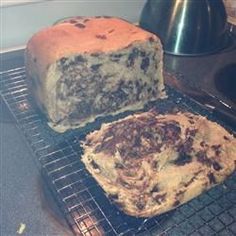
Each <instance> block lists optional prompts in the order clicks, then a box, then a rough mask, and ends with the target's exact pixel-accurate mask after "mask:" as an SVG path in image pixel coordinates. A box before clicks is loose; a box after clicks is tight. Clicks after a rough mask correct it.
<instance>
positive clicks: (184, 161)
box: [82, 111, 236, 217]
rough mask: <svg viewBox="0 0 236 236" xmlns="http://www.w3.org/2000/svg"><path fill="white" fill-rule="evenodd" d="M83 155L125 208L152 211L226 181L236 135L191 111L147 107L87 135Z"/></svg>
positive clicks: (235, 162)
mask: <svg viewBox="0 0 236 236" xmlns="http://www.w3.org/2000/svg"><path fill="white" fill-rule="evenodd" d="M83 148H84V154H83V156H82V161H83V162H84V164H85V166H86V168H87V170H88V171H89V172H90V173H91V174H92V176H93V177H94V178H95V179H96V180H97V182H98V183H99V184H100V185H101V186H102V188H103V189H104V191H105V192H106V194H107V195H108V197H109V198H110V199H111V200H112V201H114V202H115V203H116V204H117V205H118V206H119V207H120V208H121V209H122V210H123V211H124V212H126V213H127V214H129V215H133V216H137V217H151V216H155V215H158V214H161V213H164V212H166V211H169V210H171V209H174V208H176V207H178V206H179V205H181V204H183V203H185V202H187V201H189V200H191V199H192V198H194V197H196V196H198V195H200V194H201V193H202V192H204V191H205V190H207V189H209V188H211V187H212V186H214V185H216V184H219V183H221V182H222V181H223V180H224V179H225V178H226V177H227V176H229V175H230V174H231V173H232V172H233V171H234V170H235V166H236V139H235V138H234V137H233V136H232V135H231V134H229V133H228V132H227V131H226V130H225V129H224V128H223V127H221V126H220V125H218V124H217V123H214V122H212V121H209V120H207V119H206V118H205V117H202V116H199V115H194V114H190V113H177V114H166V115H157V114H155V113H154V112H152V111H150V112H146V113H141V114H136V115H131V116H128V117H126V118H125V119H121V120H119V121H116V122H113V123H110V124H103V125H102V127H101V129H100V130H98V131H94V132H92V133H90V134H89V135H87V137H86V141H85V142H84V143H83Z"/></svg>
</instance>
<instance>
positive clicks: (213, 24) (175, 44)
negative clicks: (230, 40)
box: [140, 0, 226, 55]
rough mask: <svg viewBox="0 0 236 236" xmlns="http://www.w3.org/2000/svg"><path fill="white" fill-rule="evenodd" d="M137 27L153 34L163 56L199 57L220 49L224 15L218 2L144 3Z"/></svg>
mask: <svg viewBox="0 0 236 236" xmlns="http://www.w3.org/2000/svg"><path fill="white" fill-rule="evenodd" d="M140 26H141V27H142V28H144V29H146V30H148V31H150V32H153V33H155V34H157V35H158V36H159V37H160V38H161V40H162V43H163V45H164V50H165V52H167V53H170V54H176V55H199V54H205V53H210V52H213V51H216V50H217V49H219V48H220V47H221V44H222V41H224V37H225V32H226V12H225V8H224V4H223V2H222V0H148V1H147V3H146V4H145V6H144V8H143V11H142V14H141V18H140Z"/></svg>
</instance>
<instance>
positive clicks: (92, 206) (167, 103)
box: [0, 67, 236, 236]
mask: <svg viewBox="0 0 236 236" xmlns="http://www.w3.org/2000/svg"><path fill="white" fill-rule="evenodd" d="M0 92H1V96H2V97H3V99H4V101H5V102H6V104H7V105H8V107H9V109H10V111H11V113H12V114H13V116H14V118H15V120H16V123H17V126H18V127H19V129H20V130H21V132H22V133H23V134H24V136H25V140H26V142H27V143H28V144H29V148H30V149H31V150H32V151H33V158H34V159H35V160H36V163H37V165H38V167H39V169H40V170H41V172H42V177H43V178H44V179H45V180H46V182H47V184H48V186H49V188H50V189H51V191H52V194H53V196H54V198H55V201H56V202H57V204H58V206H59V207H60V210H61V211H62V212H63V215H64V216H65V218H66V220H67V222H68V224H69V226H70V227H71V229H72V230H73V232H74V234H75V235H84V236H97V235H109V236H110V235H111V236H112V235H127V236H129V235H145V236H146V235H147V236H148V235H162V236H164V235H173V236H178V235H191V236H197V235H204V236H205V235H207V236H208V235H225V236H226V235H227V236H230V235H236V174H235V173H234V174H233V175H232V176H231V177H230V178H228V179H227V181H225V182H224V184H221V185H218V186H216V187H214V188H213V189H211V190H210V191H208V192H206V193H204V194H202V195H200V196H199V197H197V198H195V199H194V200H192V201H190V202H188V203H187V204H184V205H183V206H180V207H178V208H177V209H175V210H173V211H171V212H168V213H166V214H162V215H160V216H156V217H153V218H150V219H144V218H135V217H131V216H128V215H125V214H124V213H123V212H122V211H119V209H118V208H117V207H116V206H115V205H113V204H112V203H111V202H110V201H109V200H108V199H107V198H106V196H105V194H104V192H103V190H102V189H101V187H100V186H99V185H98V184H97V183H96V181H95V180H94V179H93V178H92V176H91V175H90V174H89V173H88V172H87V171H86V169H85V167H84V165H83V163H82V162H81V161H80V156H81V154H82V149H81V147H80V145H79V143H80V141H81V140H82V139H83V138H84V137H85V135H86V134H87V133H88V132H90V131H91V130H94V129H97V128H99V127H100V125H101V123H102V122H107V121H111V120H114V119H117V117H106V118H100V119H98V120H97V121H96V122H95V123H93V124H91V125H88V126H86V127H85V128H81V129H78V130H73V131H69V132H66V133H64V134H58V133H56V132H54V131H53V130H51V129H50V128H49V127H48V126H47V123H46V120H45V119H44V117H43V116H42V115H41V114H40V112H39V111H38V109H37V108H36V106H34V105H33V102H32V100H31V97H30V94H29V91H28V88H27V83H26V78H25V68H24V67H21V68H15V69H12V70H8V71H4V72H1V73H0ZM152 106H155V104H152ZM176 107H178V108H180V109H183V110H188V111H192V112H195V113H200V114H204V115H207V116H208V117H209V118H210V119H214V117H211V114H209V113H208V112H207V111H205V110H202V109H201V108H200V107H199V106H198V105H197V104H195V103H192V102H191V101H189V100H188V99H187V98H185V97H183V96H182V95H181V94H178V93H176V92H175V91H171V92H169V98H168V99H167V100H163V101H159V102H158V109H159V111H160V112H165V111H168V110H170V109H176ZM146 109H148V107H147V108H146Z"/></svg>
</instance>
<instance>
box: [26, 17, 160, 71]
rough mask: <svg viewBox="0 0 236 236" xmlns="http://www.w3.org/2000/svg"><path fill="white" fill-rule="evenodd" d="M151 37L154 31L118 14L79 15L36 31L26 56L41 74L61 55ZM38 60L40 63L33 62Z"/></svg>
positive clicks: (115, 46)
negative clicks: (103, 15)
mask: <svg viewBox="0 0 236 236" xmlns="http://www.w3.org/2000/svg"><path fill="white" fill-rule="evenodd" d="M121 35H122V37H120V36H121ZM150 38H154V39H157V37H156V36H155V35H154V34H151V33H149V32H147V31H145V30H142V29H141V28H139V27H136V26H134V25H132V24H130V23H129V22H127V21H125V20H122V19H119V18H113V17H111V18H107V17H99V18H95V17H94V18H83V17H78V18H74V19H70V20H69V21H68V22H67V21H65V22H63V23H60V24H57V25H54V26H51V27H48V28H46V29H43V30H41V31H40V32H38V33H36V34H35V35H34V36H33V37H32V38H31V39H30V40H29V42H28V44H27V48H26V58H27V59H28V63H29V64H31V65H34V64H35V65H34V66H37V70H38V71H39V72H40V74H41V75H42V74H43V73H44V72H45V70H46V69H47V66H48V65H51V64H52V63H54V62H56V61H57V60H58V59H60V58H62V57H66V56H69V55H73V54H76V53H96V52H111V51H116V50H119V49H123V48H125V47H127V46H129V45H130V44H131V43H133V42H136V41H145V40H148V39H150ZM35 60H36V61H37V63H33V62H34V61H35Z"/></svg>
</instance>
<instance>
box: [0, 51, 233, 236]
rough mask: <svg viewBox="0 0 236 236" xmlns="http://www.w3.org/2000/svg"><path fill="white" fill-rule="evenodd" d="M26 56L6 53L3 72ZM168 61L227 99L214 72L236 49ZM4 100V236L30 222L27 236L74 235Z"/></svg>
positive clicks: (0, 224) (0, 123) (0, 133)
mask: <svg viewBox="0 0 236 236" xmlns="http://www.w3.org/2000/svg"><path fill="white" fill-rule="evenodd" d="M22 55H23V52H22V51H20V52H13V53H9V54H7V55H6V56H3V64H2V68H1V71H4V70H6V69H8V68H14V67H16V66H22V64H21V63H22ZM9 60H10V62H11V63H10V65H9ZM164 63H165V67H166V68H167V69H168V70H171V71H175V72H180V73H182V74H183V75H184V81H185V83H186V84H187V85H191V86H192V87H194V88H195V89H196V90H197V89H198V88H206V89H207V90H209V91H211V92H212V93H213V94H216V95H217V96H219V97H220V98H222V99H226V98H225V97H224V96H223V95H222V94H219V93H218V91H217V90H216V87H215V85H214V75H215V73H216V72H217V71H218V70H219V69H220V68H223V67H225V66H227V65H229V64H232V63H236V49H235V47H234V48H230V50H228V51H227V50H224V51H222V52H221V53H217V54H212V55H207V56H201V57H178V56H170V55H165V59H164ZM9 66H10V67H9ZM226 100H227V99H226ZM0 101H1V103H0V147H1V153H0V154H1V155H0V167H1V170H0V173H1V176H0V190H1V191H0V192H1V195H0V200H1V204H0V207H1V209H0V210H1V215H0V217H1V218H0V229H1V230H0V232H1V235H4V236H12V235H16V231H17V230H18V228H19V225H20V223H24V224H25V225H26V229H25V231H24V234H23V235H29V236H41V235H48V236H51V235H72V234H71V232H70V229H68V227H67V226H66V223H65V221H64V220H63V218H62V217H61V215H60V211H59V210H58V208H57V206H56V205H55V203H54V201H53V199H52V197H51V193H50V192H49V190H48V189H47V186H46V185H45V183H44V182H43V181H42V178H41V175H40V172H39V170H38V169H37V166H36V164H35V162H34V160H33V158H32V153H31V152H30V151H29V148H28V146H27V145H26V142H25V141H24V138H23V135H22V134H21V132H20V131H19V130H18V129H17V128H16V124H15V122H14V119H13V118H12V116H11V114H10V113H9V111H8V108H7V107H6V106H5V104H4V103H3V101H2V100H0ZM229 102H230V101H229Z"/></svg>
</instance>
